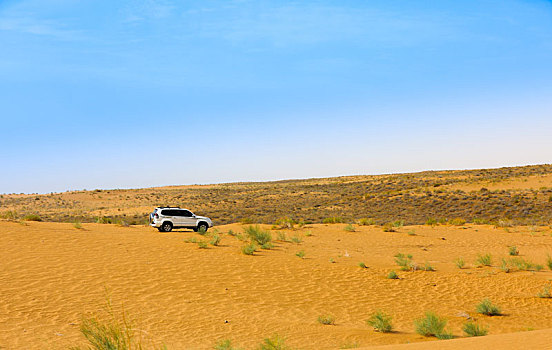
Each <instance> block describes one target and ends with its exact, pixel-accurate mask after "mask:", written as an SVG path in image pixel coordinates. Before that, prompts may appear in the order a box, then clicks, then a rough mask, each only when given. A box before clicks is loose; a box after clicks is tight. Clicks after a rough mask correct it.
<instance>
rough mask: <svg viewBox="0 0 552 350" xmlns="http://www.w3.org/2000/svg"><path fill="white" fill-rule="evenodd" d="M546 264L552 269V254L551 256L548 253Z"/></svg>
mask: <svg viewBox="0 0 552 350" xmlns="http://www.w3.org/2000/svg"><path fill="white" fill-rule="evenodd" d="M546 266H548V268H549V269H550V270H552V256H550V254H547V255H546Z"/></svg>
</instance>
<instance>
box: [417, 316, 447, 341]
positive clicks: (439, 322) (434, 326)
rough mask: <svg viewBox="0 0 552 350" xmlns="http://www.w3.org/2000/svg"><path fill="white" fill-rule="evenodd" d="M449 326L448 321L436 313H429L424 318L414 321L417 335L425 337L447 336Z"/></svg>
mask: <svg viewBox="0 0 552 350" xmlns="http://www.w3.org/2000/svg"><path fill="white" fill-rule="evenodd" d="M446 325H447V320H446V319H445V318H442V317H439V316H437V315H436V314H435V313H434V312H431V311H427V312H426V313H425V315H424V317H422V318H418V319H416V320H415V321H414V326H415V327H416V333H418V334H420V335H423V336H425V337H429V336H433V337H437V336H439V335H443V334H446V333H445V326H446Z"/></svg>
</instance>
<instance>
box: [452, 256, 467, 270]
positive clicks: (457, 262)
mask: <svg viewBox="0 0 552 350" xmlns="http://www.w3.org/2000/svg"><path fill="white" fill-rule="evenodd" d="M454 264H455V265H456V267H457V268H459V269H463V268H464V266H466V262H465V261H464V259H463V258H462V257H460V258H458V259H456V260H454Z"/></svg>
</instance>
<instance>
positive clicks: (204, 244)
mask: <svg viewBox="0 0 552 350" xmlns="http://www.w3.org/2000/svg"><path fill="white" fill-rule="evenodd" d="M197 246H198V247H199V249H207V248H208V247H209V246H208V245H207V242H204V241H199V242H197Z"/></svg>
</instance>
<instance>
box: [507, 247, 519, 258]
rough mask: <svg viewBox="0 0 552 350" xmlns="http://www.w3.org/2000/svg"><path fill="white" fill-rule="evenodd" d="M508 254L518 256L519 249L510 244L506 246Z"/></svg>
mask: <svg viewBox="0 0 552 350" xmlns="http://www.w3.org/2000/svg"><path fill="white" fill-rule="evenodd" d="M508 254H510V255H511V256H518V255H519V250H518V249H517V247H516V246H515V245H514V246H511V247H509V248H508Z"/></svg>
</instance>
